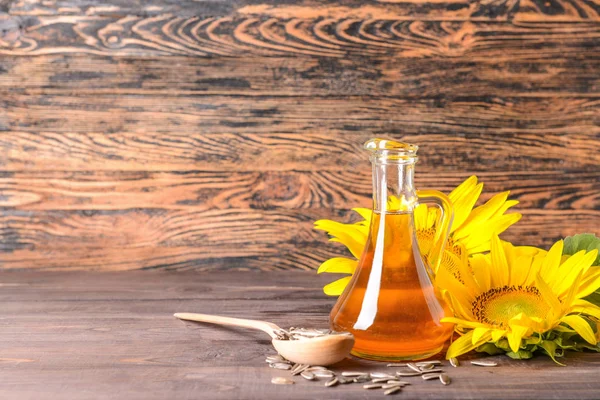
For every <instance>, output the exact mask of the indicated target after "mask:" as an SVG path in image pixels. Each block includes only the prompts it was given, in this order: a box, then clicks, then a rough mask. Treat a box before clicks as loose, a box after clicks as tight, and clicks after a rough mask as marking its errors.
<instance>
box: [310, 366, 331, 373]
mask: <svg viewBox="0 0 600 400" xmlns="http://www.w3.org/2000/svg"><path fill="white" fill-rule="evenodd" d="M306 370H307V371H311V372H313V371H329V370H328V369H327V367H321V366H319V365H313V366H312V367H309V368H307V369H306Z"/></svg>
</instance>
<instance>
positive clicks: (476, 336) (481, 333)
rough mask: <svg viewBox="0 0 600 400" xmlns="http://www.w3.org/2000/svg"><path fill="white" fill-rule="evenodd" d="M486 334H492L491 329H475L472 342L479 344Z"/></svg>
mask: <svg viewBox="0 0 600 400" xmlns="http://www.w3.org/2000/svg"><path fill="white" fill-rule="evenodd" d="M486 333H491V332H490V329H489V328H475V329H473V338H472V339H471V342H472V343H473V344H475V343H479V341H480V340H481V338H482V337H483V336H484V335H485V334H486Z"/></svg>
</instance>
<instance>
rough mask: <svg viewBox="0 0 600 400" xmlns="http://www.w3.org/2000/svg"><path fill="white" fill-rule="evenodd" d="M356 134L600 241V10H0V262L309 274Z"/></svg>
mask: <svg viewBox="0 0 600 400" xmlns="http://www.w3.org/2000/svg"><path fill="white" fill-rule="evenodd" d="M372 136H387V137H392V138H398V139H402V138H404V139H405V140H407V141H410V142H414V143H416V144H419V145H421V146H422V147H421V151H420V155H421V162H420V166H419V169H418V178H417V181H418V184H419V186H420V187H422V188H425V187H429V188H439V189H443V190H449V189H451V188H452V187H453V186H455V185H457V184H458V183H459V182H461V181H462V180H463V179H465V178H466V177H468V176H469V175H471V174H477V175H479V176H480V178H481V179H482V180H483V181H484V182H485V183H486V189H485V190H486V194H485V195H484V198H489V195H490V194H491V193H495V192H498V191H501V190H506V189H512V190H513V197H514V198H517V199H519V200H520V201H521V204H520V205H519V207H518V209H519V211H520V212H522V213H523V215H524V216H523V220H522V221H521V222H520V223H519V224H518V225H516V226H515V227H513V228H512V229H511V230H510V231H509V232H508V233H507V234H506V235H505V237H506V238H507V239H510V240H513V241H515V242H517V243H520V244H531V245H539V246H545V247H547V246H549V245H550V244H551V243H552V242H553V241H554V240H556V239H559V238H560V237H563V236H565V235H570V234H574V233H577V232H594V233H599V229H598V221H599V216H600V2H599V1H598V0H563V1H559V0H520V1H519V0H481V1H466V0H446V1H444V0H442V1H438V0H436V1H420V0H406V1H393V0H390V1H379V2H378V1H362V0H337V1H331V0H325V1H310V0H286V1H273V0H263V2H260V1H259V0H256V1H254V0H236V1H233V0H230V1H224V0H223V1H204V0H198V1H190V0H181V1H176V0H153V1H135V0H131V1H130V0H105V1H91V0H64V1H55V0H50V1H36V0H21V1H11V0H8V1H7V0H0V267H1V268H5V269H14V268H38V269H70V270H73V269H88V270H124V269H137V268H167V269H212V268H221V269H229V268H238V269H240V268H248V269H263V270H269V269H291V268H300V269H314V268H316V267H317V266H318V265H319V263H320V262H321V261H323V260H324V259H326V258H327V257H330V256H332V255H334V254H342V253H343V249H342V247H341V246H335V245H333V244H329V243H327V241H326V238H325V236H324V234H323V233H321V232H317V231H314V230H313V229H312V222H313V221H314V220H316V219H319V218H334V219H339V220H344V221H350V220H351V219H352V213H351V212H349V211H348V209H350V208H351V207H355V206H368V205H369V203H370V202H369V196H370V191H371V184H370V169H369V165H368V161H367V159H366V157H365V155H364V154H363V153H362V151H361V144H362V143H363V142H364V141H365V140H367V139H369V138H370V137H372Z"/></svg>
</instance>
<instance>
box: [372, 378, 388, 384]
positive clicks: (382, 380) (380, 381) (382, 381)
mask: <svg viewBox="0 0 600 400" xmlns="http://www.w3.org/2000/svg"><path fill="white" fill-rule="evenodd" d="M371 382H373V383H386V382H388V378H375V379H373V380H372V381H371Z"/></svg>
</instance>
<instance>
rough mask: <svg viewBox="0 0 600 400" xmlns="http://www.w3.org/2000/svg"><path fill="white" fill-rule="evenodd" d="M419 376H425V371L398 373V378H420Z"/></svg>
mask: <svg viewBox="0 0 600 400" xmlns="http://www.w3.org/2000/svg"><path fill="white" fill-rule="evenodd" d="M419 375H423V371H419V372H402V371H398V372H396V376H419Z"/></svg>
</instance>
